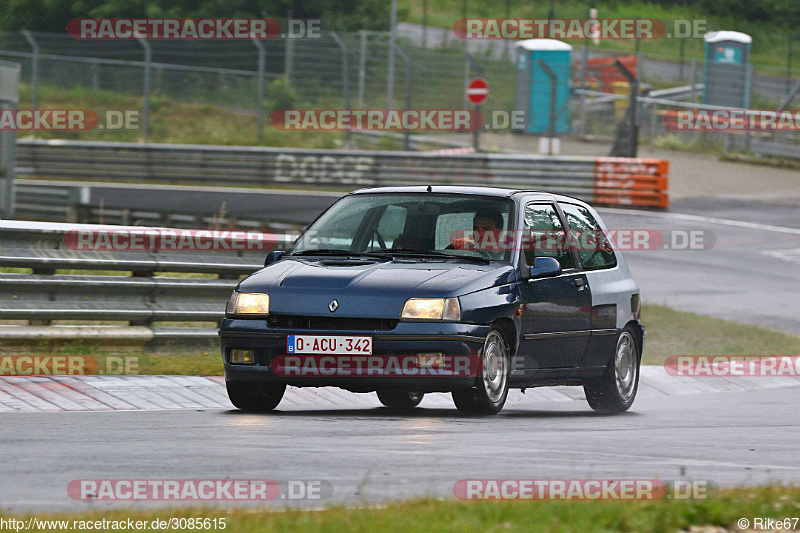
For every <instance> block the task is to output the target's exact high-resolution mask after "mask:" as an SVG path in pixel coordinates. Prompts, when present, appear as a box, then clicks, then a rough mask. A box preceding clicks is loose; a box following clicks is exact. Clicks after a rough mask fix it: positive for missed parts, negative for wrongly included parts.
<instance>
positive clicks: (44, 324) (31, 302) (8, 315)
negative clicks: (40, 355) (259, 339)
mask: <svg viewBox="0 0 800 533" xmlns="http://www.w3.org/2000/svg"><path fill="white" fill-rule="evenodd" d="M99 229H106V230H112V231H122V232H139V233H141V232H142V231H147V230H150V231H155V230H154V228H144V227H141V226H131V227H125V226H100V225H88V224H53V223H44V222H18V221H0V267H6V268H29V269H32V271H33V272H32V273H0V320H3V321H23V320H24V321H31V325H30V326H21V325H10V324H7V325H0V342H3V341H6V342H8V341H12V342H22V341H25V340H33V341H36V340H42V339H43V340H50V339H61V340H67V339H73V340H74V339H94V340H98V339H117V338H120V339H129V340H130V341H131V342H134V341H136V339H139V340H141V341H143V342H144V341H152V340H155V341H160V340H180V341H185V340H187V339H202V340H205V341H208V340H209V339H215V338H216V337H217V333H216V329H215V328H212V327H183V326H181V327H175V325H174V324H173V325H172V326H170V325H169V323H170V322H194V323H198V325H202V324H200V323H213V322H218V321H219V320H221V319H222V316H223V314H224V310H225V302H226V301H227V298H228V297H229V296H230V293H231V291H232V290H233V288H234V287H235V286H236V283H237V280H238V279H239V277H240V276H242V275H247V274H250V273H252V272H254V271H256V270H258V269H259V268H260V267H261V266H262V265H263V263H264V257H265V255H266V252H265V251H263V250H257V251H256V250H241V251H235V250H218V251H207V250H203V251H201V252H200V253H198V251H169V252H165V251H163V250H162V251H140V252H132V251H115V252H109V251H83V250H78V249H73V248H75V247H74V246H73V247H70V245H69V243H70V242H71V241H69V240H68V239H67V235H68V232H72V231H80V230H83V231H97V230H99ZM169 229H170V230H172V231H176V230H175V229H174V228H169ZM270 237H271V238H270V241H269V244H268V246H269V247H270V248H274V249H285V248H286V247H287V246H289V245H290V244H291V242H292V241H293V240H294V236H293V235H274V236H270ZM65 270H66V272H64V271H65ZM76 270H77V271H79V272H84V273H79V272H75V271H76ZM108 271H110V272H113V273H114V274H115V275H110V274H109V272H108ZM86 272H88V274H87V273H86ZM157 273H158V274H161V273H166V274H167V275H164V276H162V275H154V274H157ZM169 273H184V274H186V273H189V274H194V276H189V277H186V276H184V277H181V276H178V275H175V274H172V275H169ZM198 274H204V275H205V276H203V277H196V276H197V275H198ZM65 320H66V321H83V322H90V323H91V322H97V321H100V322H104V323H107V321H112V322H117V323H118V324H117V325H113V324H112V325H103V326H98V325H92V326H64V325H50V324H51V322H52V321H65ZM120 323H124V325H122V324H120ZM159 323H161V327H154V326H158V324H159Z"/></svg>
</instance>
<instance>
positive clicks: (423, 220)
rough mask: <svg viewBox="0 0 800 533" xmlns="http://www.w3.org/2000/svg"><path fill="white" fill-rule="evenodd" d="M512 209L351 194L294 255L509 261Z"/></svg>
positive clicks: (467, 198)
mask: <svg viewBox="0 0 800 533" xmlns="http://www.w3.org/2000/svg"><path fill="white" fill-rule="evenodd" d="M512 209H513V203H512V202H511V201H510V200H508V199H504V198H491V197H480V196H473V195H456V194H436V193H421V194H355V195H352V196H347V197H345V198H343V199H342V200H340V201H339V202H337V203H336V204H334V205H333V206H332V207H331V208H330V209H329V210H328V211H326V212H325V213H324V214H323V215H322V216H321V217H320V218H319V219H318V220H317V221H316V222H315V223H314V224H312V225H311V227H309V228H308V230H307V231H306V232H305V233H304V234H303V235H302V237H300V239H298V241H297V243H296V244H295V246H294V248H293V250H292V252H291V253H292V254H293V255H314V254H315V253H318V254H320V255H323V254H324V255H336V254H341V255H348V254H368V255H370V256H376V257H380V256H387V257H398V256H403V257H417V258H423V259H425V258H430V259H440V260H458V259H461V260H481V261H508V260H509V258H510V255H511V254H510V250H511V248H512V246H506V245H505V244H504V240H505V239H504V237H505V238H506V239H507V238H508V237H509V236H510V235H512V232H511V231H509V230H511V229H513V228H512V227H511V226H512V222H510V221H512V219H513V213H512Z"/></svg>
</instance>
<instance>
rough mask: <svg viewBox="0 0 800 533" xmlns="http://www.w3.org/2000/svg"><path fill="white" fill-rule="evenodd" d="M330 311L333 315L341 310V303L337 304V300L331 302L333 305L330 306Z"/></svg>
mask: <svg viewBox="0 0 800 533" xmlns="http://www.w3.org/2000/svg"><path fill="white" fill-rule="evenodd" d="M328 309H329V310H330V312H331V313H333V312H334V311H336V310H337V309H339V302H337V301H336V300H331V303H329V304H328Z"/></svg>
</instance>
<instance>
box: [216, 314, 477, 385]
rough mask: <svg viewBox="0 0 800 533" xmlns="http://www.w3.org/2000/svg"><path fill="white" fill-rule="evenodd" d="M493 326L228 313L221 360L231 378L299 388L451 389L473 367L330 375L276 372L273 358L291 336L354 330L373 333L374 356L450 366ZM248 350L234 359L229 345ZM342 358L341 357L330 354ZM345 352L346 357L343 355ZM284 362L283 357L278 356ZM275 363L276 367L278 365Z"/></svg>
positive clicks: (469, 380) (470, 379)
mask: <svg viewBox="0 0 800 533" xmlns="http://www.w3.org/2000/svg"><path fill="white" fill-rule="evenodd" d="M490 329H491V327H490V326H484V325H476V324H462V323H447V322H399V323H398V324H397V326H396V327H395V328H394V329H392V330H381V331H365V330H314V329H302V330H297V329H294V330H288V329H276V328H273V327H270V326H269V325H268V324H267V322H266V321H265V320H263V319H234V318H226V319H225V320H223V322H222V324H221V325H220V331H219V335H220V339H221V348H222V359H223V362H224V365H225V379H226V380H227V381H246V382H261V383H287V384H289V385H294V386H298V387H324V386H336V387H341V388H344V389H348V390H352V391H355V392H369V391H373V390H377V389H379V388H398V389H407V390H414V391H419V392H436V391H449V390H453V389H456V388H462V387H470V386H472V385H473V384H474V382H475V377H474V376H475V374H474V372H473V371H472V370H474V368H471V371H470V372H464V371H461V372H453V373H448V372H447V371H442V370H439V371H437V372H433V373H431V372H416V373H415V372H412V373H410V374H408V375H401V376H398V375H392V376H384V375H361V376H346V375H327V376H314V377H307V376H302V377H298V376H289V375H285V374H281V375H279V374H276V373H275V372H274V371H273V366H271V365H272V364H273V362H277V361H276V358H282V357H286V356H287V353H286V337H287V335H292V334H296V335H352V336H371V337H372V353H373V356H383V357H389V356H397V357H404V356H415V355H416V354H418V353H442V354H444V359H445V361H446V362H447V363H448V365H449V366H448V365H446V368H452V365H450V363H452V362H453V361H455V360H458V361H459V362H460V363H461V364H462V369H463V361H464V360H465V358H472V359H470V360H474V358H475V357H476V356H477V354H478V353H479V352H480V350H481V348H482V347H483V343H484V340H485V338H486V335H488V333H489V330H490ZM235 348H239V349H250V350H253V352H254V354H255V358H254V359H255V360H254V364H251V365H240V364H231V363H230V350H232V349H235ZM326 357H339V356H326ZM344 357H346V356H344ZM278 361H280V359H278ZM276 368H277V367H276Z"/></svg>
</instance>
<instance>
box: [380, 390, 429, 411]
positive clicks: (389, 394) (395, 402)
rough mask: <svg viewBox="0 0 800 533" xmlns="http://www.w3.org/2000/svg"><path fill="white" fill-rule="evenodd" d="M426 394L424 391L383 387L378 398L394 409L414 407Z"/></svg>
mask: <svg viewBox="0 0 800 533" xmlns="http://www.w3.org/2000/svg"><path fill="white" fill-rule="evenodd" d="M423 396H425V393H423V392H409V391H402V390H391V389H383V390H379V391H378V399H379V400H380V401H381V403H382V404H383V405H385V406H386V407H391V408H392V409H413V408H414V407H416V406H418V405H419V402H421V401H422V397H423Z"/></svg>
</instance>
